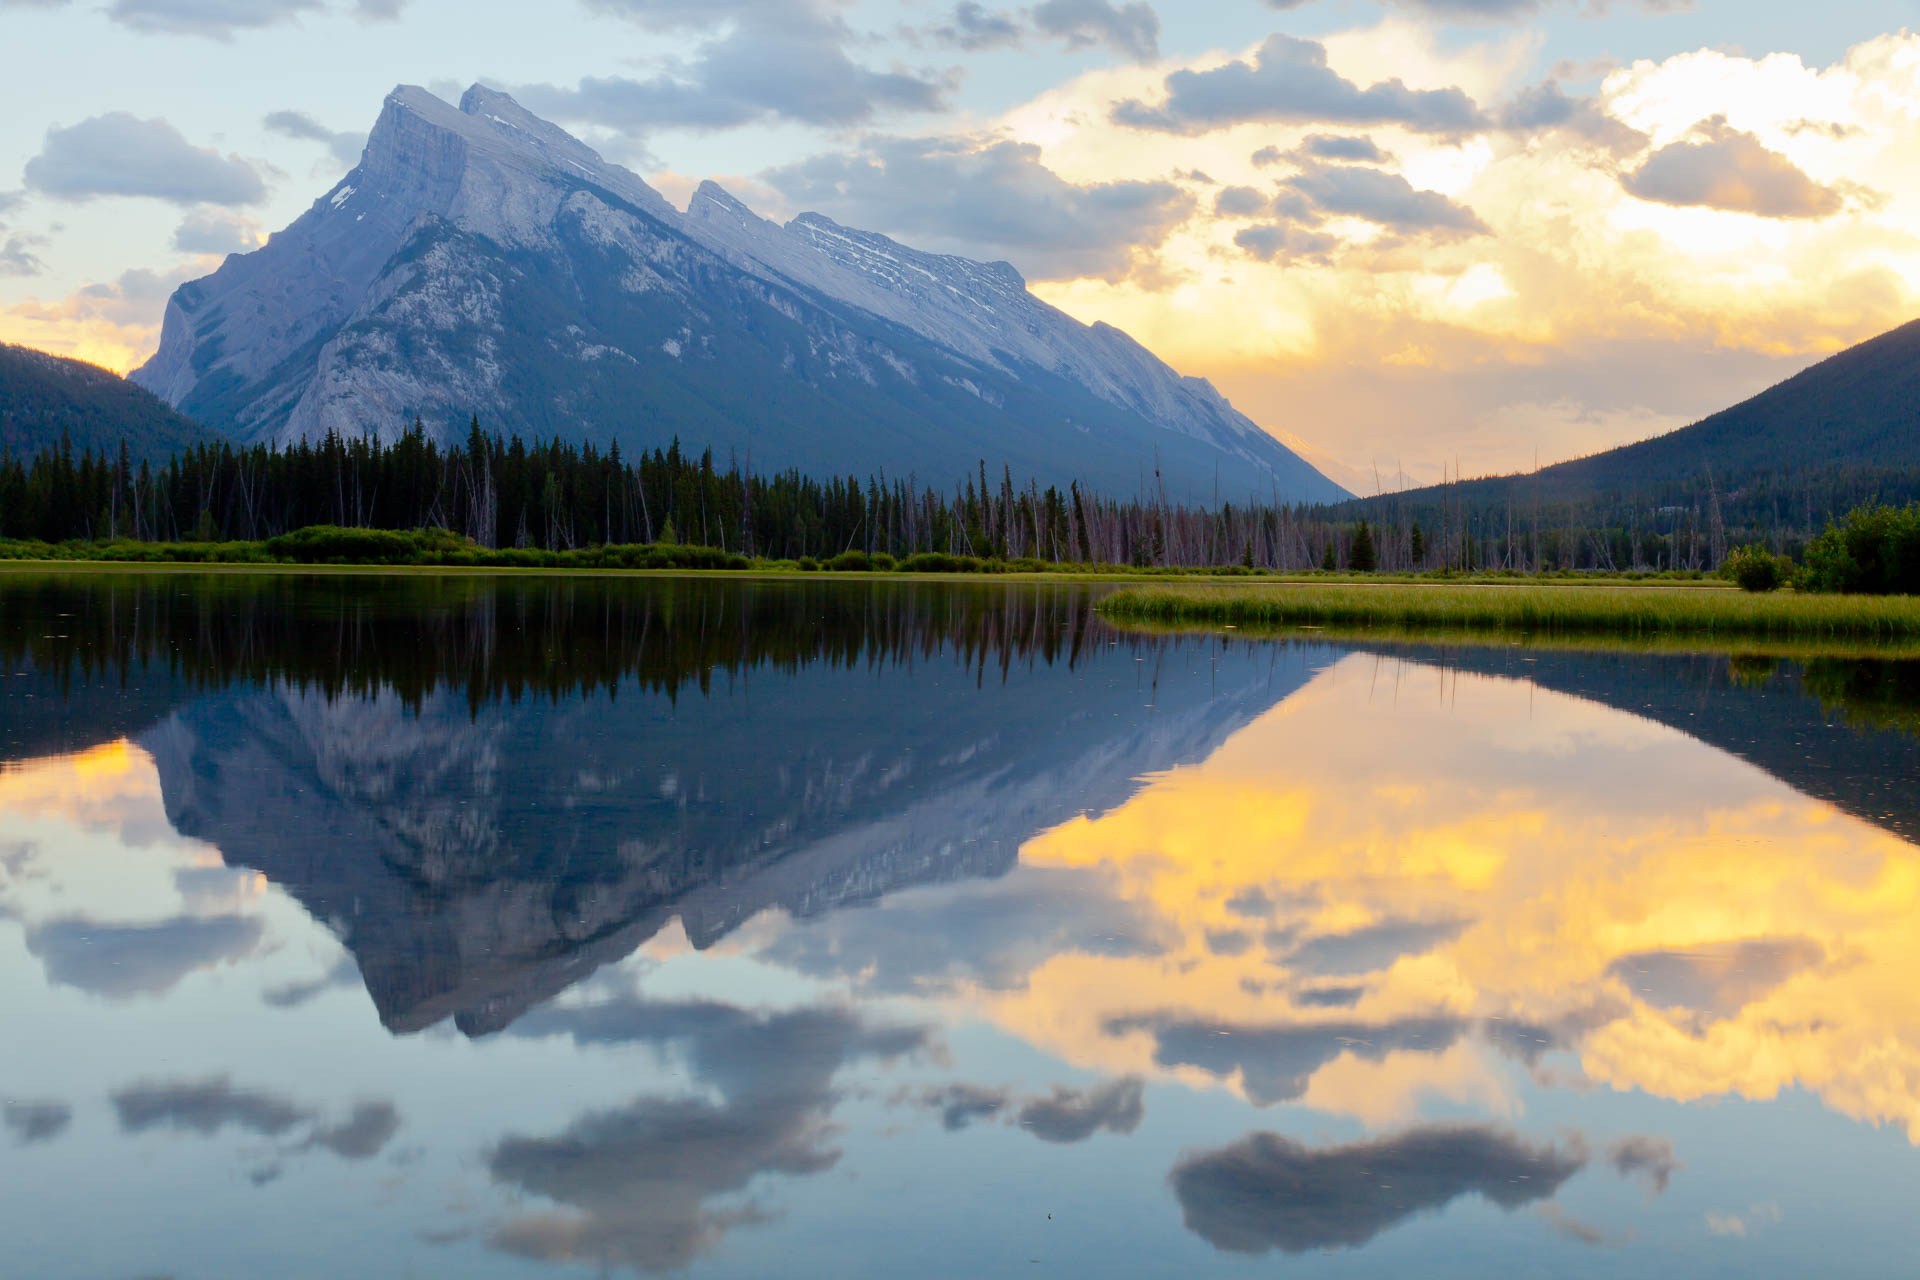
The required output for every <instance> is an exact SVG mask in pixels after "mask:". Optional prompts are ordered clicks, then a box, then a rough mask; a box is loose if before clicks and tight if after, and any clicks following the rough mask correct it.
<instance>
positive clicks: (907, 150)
mask: <svg viewBox="0 0 1920 1280" xmlns="http://www.w3.org/2000/svg"><path fill="white" fill-rule="evenodd" d="M765 176H766V179H767V181H768V182H769V183H771V184H772V185H773V186H774V187H775V188H777V189H778V190H779V191H780V192H781V194H782V195H784V196H786V197H787V198H788V199H789V200H791V201H793V202H794V203H796V204H801V205H805V206H807V207H810V208H818V209H822V210H823V211H825V212H829V213H831V214H833V215H834V216H835V217H839V218H841V219H842V220H844V221H846V222H848V223H850V224H852V225H858V226H866V227H875V228H879V229H882V230H885V231H887V232H888V233H890V234H894V235H897V236H900V237H902V238H908V239H912V238H916V237H917V238H920V239H922V240H925V239H928V238H931V239H932V240H933V241H936V242H938V243H939V244H941V245H942V246H944V247H947V248H950V249H952V250H954V251H958V252H964V253H966V254H967V255H968V256H970V257H974V258H980V259H987V260H994V259H1005V260H1008V261H1011V262H1013V263H1015V264H1016V265H1017V266H1018V267H1019V268H1020V270H1021V271H1022V272H1023V273H1025V274H1026V275H1028V276H1029V277H1031V278H1033V279H1039V280H1065V279H1075V278H1078V277H1082V276H1100V277H1103V278H1105V279H1109V280H1112V279H1119V278H1121V277H1123V276H1125V275H1126V274H1127V273H1128V272H1129V271H1130V270H1131V269H1132V267H1133V263H1134V257H1135V253H1136V251H1138V250H1140V249H1150V248H1154V247H1157V246H1158V245H1159V244H1161V243H1162V242H1163V241H1164V240H1165V239H1166V237H1167V234H1168V233H1169V232H1170V231H1171V230H1172V229H1173V228H1174V227H1176V226H1178V225H1179V224H1180V223H1182V222H1184V221H1185V220H1186V219H1187V217H1188V216H1189V215H1190V214H1191V213H1192V211H1193V208H1194V204H1195V201H1194V198H1193V196H1192V195H1190V194H1189V193H1187V192H1186V191H1184V190H1182V189H1181V188H1180V187H1179V186H1177V185H1175V184H1174V183H1172V182H1130V181H1122V182H1104V183H1095V184H1091V185H1088V186H1076V185H1074V184H1073V183H1070V182H1067V181H1066V180H1065V179H1063V178H1061V177H1060V176H1059V175H1058V174H1056V173H1054V172H1053V171H1052V170H1051V169H1048V168H1047V167H1046V166H1045V165H1044V164H1042V163H1041V162H1040V148H1038V147H1037V146H1034V145H1032V144H1031V143H1021V142H1012V141H1001V142H995V143H991V144H989V145H987V146H985V147H982V148H979V149H970V148H969V147H968V146H967V145H966V144H965V143H963V142H960V141H957V140H954V139H946V138H876V139H871V140H869V141H868V143H867V144H866V146H865V147H864V148H863V149H862V150H861V151H859V152H856V153H852V154H831V155H819V156H814V157H812V158H810V159H807V160H802V161H799V162H798V163H795V164H790V165H785V166H782V167H780V168H777V169H772V170H769V171H768V172H767V174H766V175H765Z"/></svg>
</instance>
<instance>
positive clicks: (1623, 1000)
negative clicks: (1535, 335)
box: [0, 577, 1920, 1275]
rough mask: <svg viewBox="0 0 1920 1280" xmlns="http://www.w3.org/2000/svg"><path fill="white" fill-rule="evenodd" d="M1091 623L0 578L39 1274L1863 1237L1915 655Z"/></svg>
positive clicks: (1465, 1271)
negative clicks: (1421, 642) (1668, 650)
mask: <svg viewBox="0 0 1920 1280" xmlns="http://www.w3.org/2000/svg"><path fill="white" fill-rule="evenodd" d="M1088 605H1089V597H1088V595H1087V594H1086V593H1084V592H1081V591H1076V590H1068V589H1059V588H1034V587H1032V586H1026V587H1015V588H1004V587H995V588H990V589H973V588H953V587H941V586H923V585H914V584H897V583H893V584H877V585H874V586H860V587H854V588H847V587H841V586H833V585H828V584H819V583H797V584H790V585H789V584H783V585H780V586H772V585H768V586H760V587H756V586H752V585H745V584H739V583H696V582H672V583H648V584H632V583H620V584H596V583H593V582H591V581H580V582H563V583H554V582H551V581H546V580H506V581H500V582H486V581H483V580H460V581H456V582H444V581H437V580H432V579H426V580H409V579H394V580H375V581H373V582H371V583H367V582H356V583H352V584H347V583H343V582H342V581H340V580H334V579H320V580H317V581H314V582H305V583H303V582H298V581H295V580H281V579H275V580H269V581H267V582H265V583H264V584H262V583H258V582H249V580H246V579H220V580H215V581H212V582H209V583H195V582H192V581H190V580H180V579H174V578H168V577H153V578H146V579H129V580H125V581H121V580H114V579H105V580H101V581H99V582H82V581H79V580H57V579H45V580H38V579H26V580H20V581H0V666H4V676H5V678H4V679H0V711H4V717H3V718H0V921H4V923H0V985H3V986H4V988H5V990H6V992H7V996H6V998H7V1000H8V1007H9V1010H10V1021H11V1022H12V1023H13V1024H15V1026H16V1027H17V1036H16V1037H15V1045H16V1047H15V1048H13V1049H11V1050H10V1056H9V1059H8V1060H7V1061H6V1063H5V1067H6V1077H7V1078H6V1079H5V1080H3V1081H0V1084H4V1085H5V1087H6V1102H5V1110H4V1112H0V1120H4V1125H5V1138H6V1142H5V1143H4V1145H0V1161H3V1162H4V1163H0V1178H5V1179H6V1186H7V1189H8V1191H9V1193H10V1197H11V1198H10V1200H9V1206H10V1207H9V1208H8V1209H6V1210H0V1219H4V1222H0V1225H5V1226H7V1227H8V1228H9V1229H14V1230H15V1235H16V1236H17V1238H18V1239H20V1240H21V1241H22V1242H23V1243H22V1244H21V1246H20V1248H21V1250H23V1252H22V1253H21V1256H22V1257H26V1258H30V1259H32V1260H33V1262H34V1264H35V1265H34V1266H33V1268H32V1270H33V1273H34V1274H46V1275H98V1274H140V1273H148V1272H156V1271H158V1272H165V1271H168V1270H173V1271H177V1272H178V1273H181V1274H257V1273H263V1272H265V1271H272V1272H274V1273H276V1274H289V1275H294V1274H314V1275H332V1274H340V1273H341V1272H342V1271H355V1272H358V1273H362V1274H374V1275H380V1274H404V1273H406V1271H407V1269H408V1268H413V1269H414V1270H415V1271H418V1272H441V1273H444V1272H446V1271H448V1270H452V1271H455V1272H458V1273H460V1274H475V1275H494V1274H498V1275H517V1274H529V1273H530V1269H534V1270H537V1269H541V1268H546V1267H550V1266H561V1267H567V1266H573V1267H579V1268H585V1269H599V1270H602V1271H616V1270H629V1271H636V1272H657V1271H677V1270H684V1269H693V1270H696V1271H698V1272H700V1273H702V1274H706V1273H712V1274H740V1275H754V1274H768V1273H770V1272H773V1271H779V1272H781V1273H783V1274H801V1275H805V1274H822V1275H825V1274H836V1275H837V1274H847V1273H849V1272H855V1273H859V1272H863V1271H879V1272H884V1273H892V1272H898V1271H901V1270H906V1269H911V1268H912V1267H913V1266H914V1265H916V1260H923V1259H924V1258H925V1257H928V1256H937V1257H941V1258H943V1259H946V1260H948V1261H949V1262H950V1264H951V1266H950V1270H951V1272H952V1273H953V1274H981V1275H984V1274H999V1273H1002V1272H1004V1271H1006V1270H1009V1269H1014V1268H1017V1267H1026V1268H1031V1267H1032V1265H1033V1264H1032V1261H1031V1259H1033V1258H1036V1257H1037V1258H1041V1259H1042V1261H1043V1265H1052V1266H1053V1267H1054V1268H1055V1269H1057V1270H1064V1271H1068V1272H1071V1273H1078V1274H1084V1273H1086V1272H1088V1271H1091V1270H1096V1269H1098V1270H1109V1271H1124V1272H1130V1273H1138V1274H1165V1275H1189V1274H1192V1273H1193V1272H1194V1271H1196V1270H1205V1269H1207V1268H1208V1267H1210V1266H1214V1265H1219V1264H1222V1263H1225V1262H1227V1261H1229V1257H1228V1256H1229V1255H1238V1254H1251V1255H1259V1254H1263V1253H1265V1254H1271V1253H1279V1254H1285V1255H1289V1258H1290V1261H1289V1265H1290V1266H1292V1267H1297V1268H1306V1269H1316V1270H1325V1271H1329V1272H1346V1273H1359V1274H1367V1273H1371V1272H1373V1271H1380V1272H1385V1273H1396V1274H1397V1273H1404V1272H1406V1271H1408V1270H1410V1269H1413V1270H1419V1271H1422V1272H1426V1273H1431V1274H1449V1273H1451V1274H1462V1275H1475V1274H1485V1273H1486V1272H1488V1271H1490V1270H1495V1269H1514V1268H1515V1267H1519V1268H1521V1269H1546V1270H1550V1271H1553V1272H1555V1273H1561V1274H1567V1273H1580V1272H1583V1271H1585V1272H1601V1271H1605V1270H1608V1269H1609V1266H1610V1265H1611V1264H1608V1263H1606V1262H1605V1261H1604V1260H1603V1259H1604V1258H1605V1257H1606V1256H1607V1255H1608V1254H1610V1253H1611V1252H1612V1251H1613V1250H1617V1249H1618V1250H1636V1249H1637V1250H1645V1251H1647V1257H1648V1261H1650V1262H1655V1263H1656V1265H1667V1266H1669V1267H1672V1268H1674V1269H1678V1270H1710V1269H1715V1268H1726V1267H1729V1266H1734V1265H1735V1262H1734V1261H1733V1260H1734V1258H1735V1255H1733V1254H1730V1253H1728V1252H1727V1251H1728V1250H1731V1249H1737V1248H1742V1247H1745V1246H1746V1245H1747V1244H1748V1243H1749V1242H1757V1241H1761V1240H1764V1241H1765V1242H1766V1244H1765V1249H1766V1252H1765V1253H1764V1254H1760V1255H1741V1256H1740V1262H1741V1265H1740V1266H1739V1267H1738V1268H1737V1269H1742V1270H1745V1271H1748V1272H1766V1271H1769V1270H1771V1271H1773V1272H1775V1273H1778V1274H1792V1273H1795V1272H1797V1271H1804V1270H1806V1269H1807V1268H1808V1267H1810V1266H1813V1265H1819V1264H1826V1265H1825V1269H1829V1270H1832V1269H1834V1268H1833V1267H1832V1265H1831V1264H1832V1263H1833V1261H1834V1259H1835V1258H1836V1257H1837V1258H1840V1259H1842V1260H1843V1261H1847V1262H1851V1261H1852V1260H1856V1259H1857V1260H1859V1262H1860V1264H1861V1265H1860V1266H1859V1267H1858V1268H1857V1270H1858V1271H1859V1272H1860V1273H1862V1274H1871V1273H1873V1272H1874V1271H1875V1270H1876V1267H1875V1266H1874V1265H1872V1264H1873V1263H1874V1262H1875V1260H1876V1259H1878V1260H1885V1259H1887V1258H1890V1257H1893V1256H1902V1257H1904V1256H1906V1253H1907V1252H1908V1251H1910V1249H1911V1247H1912V1245H1913V1244H1914V1243H1916V1240H1915V1238H1914V1235H1913V1233H1912V1230H1911V1228H1909V1227H1908V1226H1906V1225H1905V1222H1906V1219H1905V1218H1904V1217H1896V1216H1894V1215H1893V1213H1892V1206H1893V1204H1894V1202H1895V1201H1894V1199H1890V1197H1894V1198H1897V1192H1898V1188H1899V1187H1900V1186H1902V1185H1905V1179H1908V1178H1910V1177H1911V1172H1912V1168H1913V1166H1912V1160H1913V1158H1914V1156H1913V1152H1912V1150H1911V1148H1910V1146H1909V1143H1911V1142H1916V1141H1920V1001H1916V1000H1915V998H1914V996H1913V994H1912V992H1911V984H1910V983H1909V982H1908V981H1907V977H1908V974H1909V973H1910V972H1911V971H1912V969H1913V967H1914V964H1915V962H1916V960H1920V956H1917V955H1916V954H1915V948H1916V946H1920V942H1916V941H1915V939H1916V938H1917V937H1920V934H1916V931H1915V930H1914V929H1913V927H1912V925H1913V922H1914V920H1915V919H1916V917H1917V916H1920V902H1916V895H1920V849H1916V848H1915V846H1914V845H1913V844H1912V843H1911V842H1910V840H1911V837H1912V836H1913V835H1914V834H1915V831H1916V821H1915V820H1916V815H1917V814H1920V810H1916V809H1915V808H1914V806H1915V803H1916V801H1915V795H1916V794H1917V793H1920V788H1915V787H1914V786H1913V783H1914V781H1915V780H1916V779H1920V756H1916V754H1915V753H1916V750H1920V739H1917V738H1916V736H1915V735H1914V733H1913V732H1912V729H1913V724H1914V721H1913V718H1912V710H1911V708H1912V707H1913V706H1914V705H1916V701H1917V700H1916V698H1915V697H1913V696H1910V695H1912V694H1914V693H1916V692H1920V685H1917V684H1916V681H1915V678H1914V675H1913V670H1912V668H1911V667H1909V666H1906V665H1901V664H1878V665H1875V664H1864V665H1846V664H1837V663H1831V662H1825V663H1809V664H1798V663H1791V662H1781V663H1776V662H1765V663H1761V662H1755V661H1752V660H1746V659H1743V660H1739V661H1737V662H1730V661H1728V660H1726V659H1723V658H1709V657H1688V656H1670V655H1669V656H1660V655H1595V654H1572V653H1539V652H1529V651H1520V650H1475V649H1459V650H1437V649H1431V648H1420V647H1409V646H1397V647H1391V648H1388V647H1381V648H1378V649H1377V650H1376V651H1357V650H1354V649H1352V648H1350V647H1342V646H1333V645H1320V644H1284V643H1283V644H1261V643H1255V644H1244V643H1239V642H1237V641H1233V640H1231V639H1230V638H1217V637H1198V638H1188V639H1184V640H1169V639H1160V638H1143V637H1133V636H1123V635H1118V634H1115V633H1111V632H1109V631H1107V630H1105V629H1104V628H1102V626H1101V625H1100V624H1099V623H1098V622H1097V621H1096V620H1095V619H1094V618H1093V617H1092V615H1091V613H1090V611H1089V607H1088ZM369 998H370V999H371V1003H372V1010H371V1015H374V1016H370V1011H369V1009H368V1007H367V1004H368V1000H369ZM129 1045H131V1046H133V1047H134V1049H135V1052H133V1053H132V1054H129V1053H128V1052H127V1048H128V1046H129ZM1809 1098H1810V1099H1814V1100H1817V1105H1811V1104H1806V1100H1807V1099H1809ZM1703 1101H1715V1102H1720V1103H1722V1104H1724V1105H1722V1106H1720V1107H1716V1108H1701V1107H1699V1106H1697V1105H1695V1104H1698V1103H1700V1102H1703ZM1877 1125H1885V1126H1888V1127H1889V1130H1890V1132H1891V1133H1892V1134H1897V1135H1898V1136H1899V1138H1900V1139H1901V1140H1900V1141H1897V1142H1877V1143H1876V1140H1875V1139H1874V1136H1873V1133H1872V1129H1871V1128H1870V1127H1863V1126H1877ZM1788 1147H1790V1148H1791V1149H1792V1150H1794V1151H1795V1152H1796V1160H1795V1161H1794V1162H1793V1164H1792V1165H1791V1166H1790V1167H1789V1166H1787V1165H1784V1164H1783V1163H1782V1162H1780V1161H1778V1160H1777V1159H1773V1160H1769V1159H1765V1158H1762V1155H1761V1153H1763V1152H1766V1151H1777V1150H1779V1149H1783V1148H1788ZM26 1162H32V1163H31V1164H29V1163H26ZM80 1187H87V1188H89V1193H88V1197H87V1198H88V1199H90V1200H93V1201H97V1200H98V1199H99V1197H101V1196H110V1197H112V1201H113V1202H114V1203H116V1204H121V1205H125V1206H128V1208H127V1209H126V1213H127V1214H128V1215H129V1221H128V1223H127V1224H126V1225H127V1230H125V1231H123V1232H120V1233H117V1234H116V1235H115V1236H114V1238H113V1240H112V1241H102V1242H100V1243H94V1241H95V1239H96V1238H97V1237H98V1236H99V1234H100V1233H98V1232H97V1231H96V1232H91V1233H89V1231H88V1229H87V1227H86V1225H85V1224H86V1217H85V1214H84V1213H82V1212H81V1208H80V1200H81V1197H80V1196H79V1194H78V1191H77V1189H78V1188H80ZM376 1190H377V1194H375V1192H376ZM316 1215H318V1216H319V1217H321V1218H323V1219H324V1220H327V1221H332V1222H342V1223H351V1224H353V1225H354V1227H355V1231H354V1233H353V1239H352V1240H351V1241H346V1240H328V1241H325V1242H319V1243H313V1244H310V1245H303V1246H301V1248H302V1249H303V1250H304V1252H300V1251H299V1250H296V1251H295V1252H296V1253H298V1255H299V1256H295V1257H291V1258H290V1257H289V1256H288V1250H287V1249H286V1248H285V1245H284V1242H285V1240H286V1239H287V1238H288V1234H289V1232H294V1233H295V1234H298V1232H297V1230H296V1227H295V1224H298V1223H301V1222H306V1221H310V1220H312V1219H313V1218H314V1217H315V1216H316ZM1048 1215H1057V1216H1052V1217H1050V1216H1048ZM235 1223H242V1224H255V1225H241V1226H236V1225H234V1224H235ZM303 1238H304V1237H303ZM81 1241H85V1242H86V1243H84V1244H82V1243H78V1242H81ZM1876 1251H1877V1252H1876ZM1838 1269H1839V1270H1842V1271H1844V1270H1847V1269H1849V1268H1848V1267H1847V1266H1841V1267H1839V1268H1838ZM1880 1269H1884V1268H1880Z"/></svg>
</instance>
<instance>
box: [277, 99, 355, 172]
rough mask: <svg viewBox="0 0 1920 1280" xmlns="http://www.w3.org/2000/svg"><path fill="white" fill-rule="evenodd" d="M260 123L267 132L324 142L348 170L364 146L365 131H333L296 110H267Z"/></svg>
mask: <svg viewBox="0 0 1920 1280" xmlns="http://www.w3.org/2000/svg"><path fill="white" fill-rule="evenodd" d="M261 123H262V124H263V125H264V126H265V127H266V129H267V131H268V132H270V133H277V134H281V135H282V136H284V137H288V138H297V139H299V140H300V141H302V142H319V143H324V144H325V145H326V148H327V150H328V152H330V153H331V154H332V156H333V158H334V160H335V161H336V162H337V163H339V164H341V165H343V166H345V167H346V168H349V169H351V168H352V167H353V166H354V165H356V164H358V163H360V153H361V151H362V150H364V149H365V148H366V145H367V135H366V134H364V133H354V132H351V131H349V132H345V133H336V132H334V131H333V130H332V129H329V128H327V127H326V126H325V125H323V124H321V123H320V122H319V121H318V120H315V119H314V118H313V117H312V116H310V115H306V114H304V113H303V112H299V111H273V112H269V113H268V115H267V118H266V119H265V120H263V121H262V122H261Z"/></svg>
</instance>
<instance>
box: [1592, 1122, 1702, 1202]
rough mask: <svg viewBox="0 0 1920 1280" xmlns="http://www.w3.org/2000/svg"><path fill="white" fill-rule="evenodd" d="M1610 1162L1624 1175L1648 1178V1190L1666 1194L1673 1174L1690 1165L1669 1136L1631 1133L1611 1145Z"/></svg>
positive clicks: (1626, 1176) (1608, 1154)
mask: <svg viewBox="0 0 1920 1280" xmlns="http://www.w3.org/2000/svg"><path fill="white" fill-rule="evenodd" d="M1607 1163H1608V1164H1610V1165H1612V1166H1613V1168H1614V1172H1616V1173H1618V1174H1619V1175H1620V1176H1621V1177H1623V1178H1634V1177H1638V1178H1644V1179H1645V1180H1646V1183H1647V1188H1648V1190H1650V1191H1652V1192H1653V1194H1654V1195H1663V1194H1665V1192H1666V1189H1667V1184H1668V1183H1670V1182H1672V1181H1673V1175H1674V1174H1676V1173H1678V1172H1679V1171H1680V1170H1682V1169H1684V1168H1686V1166H1685V1165H1683V1164H1681V1163H1680V1160H1679V1158H1678V1157H1677V1156H1675V1155H1674V1154H1673V1143H1672V1142H1670V1141H1668V1140H1667V1139H1665V1138H1653V1137H1648V1136H1647V1135H1645V1134H1638V1133H1636V1134H1630V1135H1629V1136H1627V1137H1624V1138H1621V1139H1620V1140H1619V1141H1618V1142H1615V1143H1614V1144H1613V1145H1612V1146H1609V1147H1608V1148H1607Z"/></svg>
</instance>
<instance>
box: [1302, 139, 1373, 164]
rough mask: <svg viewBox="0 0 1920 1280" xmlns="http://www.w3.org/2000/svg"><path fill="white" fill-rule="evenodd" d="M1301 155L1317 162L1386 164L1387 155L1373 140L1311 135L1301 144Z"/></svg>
mask: <svg viewBox="0 0 1920 1280" xmlns="http://www.w3.org/2000/svg"><path fill="white" fill-rule="evenodd" d="M1300 154H1301V155H1304V156H1310V157H1312V158H1313V159H1315V160H1358V161H1362V162H1364V163H1367V164H1385V163H1386V162H1387V153H1386V152H1384V151H1382V150H1381V149H1380V147H1379V145H1378V144H1376V143H1375V142H1374V140H1373V139H1372V138H1365V137H1351V136H1346V135H1338V134H1328V133H1310V134H1308V135H1307V136H1306V137H1305V138H1304V139H1302V140H1301V142H1300Z"/></svg>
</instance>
